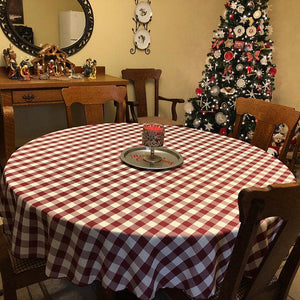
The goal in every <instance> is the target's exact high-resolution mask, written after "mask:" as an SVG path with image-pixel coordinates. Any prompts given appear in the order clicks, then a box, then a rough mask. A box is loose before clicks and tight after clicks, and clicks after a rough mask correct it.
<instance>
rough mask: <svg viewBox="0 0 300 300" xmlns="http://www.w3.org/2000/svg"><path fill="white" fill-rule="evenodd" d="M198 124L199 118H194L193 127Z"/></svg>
mask: <svg viewBox="0 0 300 300" xmlns="http://www.w3.org/2000/svg"><path fill="white" fill-rule="evenodd" d="M199 125H200V120H199V119H195V120H194V122H193V126H194V127H195V128H198V127H199Z"/></svg>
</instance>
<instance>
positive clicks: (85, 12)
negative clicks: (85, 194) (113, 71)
mask: <svg viewBox="0 0 300 300" xmlns="http://www.w3.org/2000/svg"><path fill="white" fill-rule="evenodd" d="M0 26H1V28H2V31H3V32H4V34H5V35H6V36H7V38H8V39H9V40H10V41H11V42H12V43H13V44H14V45H15V46H17V47H18V48H19V49H21V50H22V51H24V52H26V53H28V54H30V55H32V56H38V52H39V51H40V50H41V49H42V48H41V46H42V45H44V44H53V45H57V46H59V48H60V49H61V50H63V51H64V52H66V53H67V55H68V56H71V55H73V54H75V53H77V52H78V51H79V50H81V49H82V48H83V47H84V46H85V45H86V43H87V42H88V41H89V39H90V37H91V35H92V32H93V28H94V15H93V11H92V7H91V5H90V3H89V1H88V0H64V1H62V0H52V1H51V2H49V1H47V0H0Z"/></svg>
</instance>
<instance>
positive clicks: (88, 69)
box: [82, 58, 97, 79]
mask: <svg viewBox="0 0 300 300" xmlns="http://www.w3.org/2000/svg"><path fill="white" fill-rule="evenodd" d="M83 69H84V71H83V73H82V74H83V75H84V77H87V78H88V79H96V75H97V61H96V60H95V59H91V58H87V59H86V61H85V64H84V65H83Z"/></svg>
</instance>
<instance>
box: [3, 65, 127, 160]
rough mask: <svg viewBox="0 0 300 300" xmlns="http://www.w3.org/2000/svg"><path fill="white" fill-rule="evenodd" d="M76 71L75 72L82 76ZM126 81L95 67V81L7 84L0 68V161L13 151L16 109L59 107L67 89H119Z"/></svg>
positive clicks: (48, 81) (5, 75)
mask: <svg viewBox="0 0 300 300" xmlns="http://www.w3.org/2000/svg"><path fill="white" fill-rule="evenodd" d="M81 71H82V69H81V68H76V72H81ZM127 84H128V81H127V80H126V79H122V78H118V77H114V76H110V75H106V74H105V67H97V78H96V79H94V80H91V79H88V78H82V79H66V78H65V80H63V79H60V80H54V79H53V80H39V79H32V80H30V81H20V80H10V79H8V78H7V73H6V70H5V68H4V67H1V68H0V96H1V121H0V126H1V129H0V159H1V163H2V164H5V163H6V161H7V159H8V158H9V157H10V155H11V154H12V153H13V151H14V150H15V148H16V147H15V118H14V107H15V106H21V105H23V106H24V105H26V106H31V105H44V104H61V103H64V102H63V98H62V94H61V90H62V88H66V87H70V86H95V85H122V86H126V85H127Z"/></svg>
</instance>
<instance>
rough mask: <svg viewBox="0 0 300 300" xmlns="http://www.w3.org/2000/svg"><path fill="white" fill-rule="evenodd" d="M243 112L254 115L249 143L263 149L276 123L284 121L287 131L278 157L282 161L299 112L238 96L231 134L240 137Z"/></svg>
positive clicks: (265, 147)
mask: <svg viewBox="0 0 300 300" xmlns="http://www.w3.org/2000/svg"><path fill="white" fill-rule="evenodd" d="M245 114H250V115H252V116H253V117H255V120H256V127H255V131H254V134H253V138H252V140H251V144H252V145H254V146H257V147H259V148H261V149H263V150H265V151H266V150H267V149H268V147H269V145H270V143H271V141H272V136H273V133H274V130H275V127H276V126H277V125H280V124H282V123H284V124H285V125H287V127H288V132H287V134H286V138H285V141H284V144H283V146H282V149H281V151H280V153H279V159H280V160H282V161H284V160H285V157H286V154H287V151H288V146H289V143H290V140H291V138H292V134H293V132H294V129H295V126H296V124H297V122H298V119H299V117H300V112H297V111H295V110H294V109H293V108H290V107H287V106H283V105H279V104H275V103H271V102H266V101H262V100H259V99H252V98H242V97H240V98H238V99H237V100H236V120H235V124H234V129H233V134H232V136H233V137H235V138H239V137H240V130H241V126H242V123H243V117H244V115H245Z"/></svg>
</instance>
